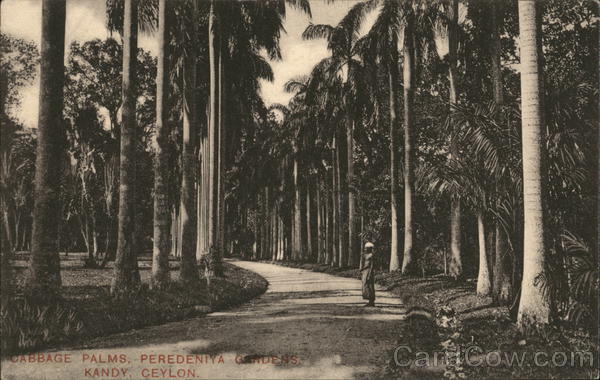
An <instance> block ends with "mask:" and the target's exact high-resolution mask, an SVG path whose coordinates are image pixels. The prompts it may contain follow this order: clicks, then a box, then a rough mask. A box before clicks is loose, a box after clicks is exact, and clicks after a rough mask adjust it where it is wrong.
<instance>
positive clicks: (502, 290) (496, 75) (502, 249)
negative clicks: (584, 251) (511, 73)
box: [490, 1, 512, 304]
mask: <svg viewBox="0 0 600 380" xmlns="http://www.w3.org/2000/svg"><path fill="white" fill-rule="evenodd" d="M491 12H492V14H491V16H492V17H491V22H492V35H491V37H492V41H491V42H492V43H491V44H490V48H491V67H492V84H493V87H494V101H495V102H496V104H497V105H499V106H502V105H503V104H504V92H503V88H502V66H501V62H500V54H501V49H502V46H501V45H500V31H499V28H500V24H501V22H502V13H501V12H502V10H501V4H500V2H499V1H493V2H492V7H491ZM500 191H501V188H500V184H499V183H497V185H496V193H499V192H500ZM497 196H498V195H497ZM499 203H500V201H499V199H497V204H498V206H499ZM495 247H496V249H495V257H496V258H495V262H494V270H493V287H492V297H493V299H494V301H495V302H496V303H499V304H507V303H509V302H510V299H511V297H512V284H511V276H510V272H511V260H510V258H509V251H508V249H509V245H508V236H507V234H506V232H505V231H504V227H502V225H501V224H500V221H499V220H496V242H495Z"/></svg>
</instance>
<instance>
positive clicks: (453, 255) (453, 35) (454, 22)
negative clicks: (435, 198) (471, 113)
mask: <svg viewBox="0 0 600 380" xmlns="http://www.w3.org/2000/svg"><path fill="white" fill-rule="evenodd" d="M445 5H446V13H447V17H448V30H447V37H448V81H449V82H450V105H451V106H453V105H456V104H457V102H458V88H457V73H456V61H457V57H456V54H457V49H458V41H457V38H458V36H457V33H458V0H450V1H449V2H448V3H445ZM450 140H451V141H450V156H451V159H453V160H457V159H458V156H459V148H458V141H457V138H456V136H451V138H450ZM460 203H461V202H460V198H459V197H452V201H451V205H450V270H449V274H450V276H452V277H454V278H455V279H457V278H459V277H461V276H462V273H463V267H462V257H461V255H462V248H461V246H462V239H461V215H462V212H461V204H460Z"/></svg>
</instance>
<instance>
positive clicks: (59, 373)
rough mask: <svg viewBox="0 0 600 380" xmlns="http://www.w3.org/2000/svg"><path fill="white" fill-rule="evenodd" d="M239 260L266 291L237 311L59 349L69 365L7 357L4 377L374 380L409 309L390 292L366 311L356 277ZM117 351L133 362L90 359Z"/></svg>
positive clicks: (106, 357)
mask: <svg viewBox="0 0 600 380" xmlns="http://www.w3.org/2000/svg"><path fill="white" fill-rule="evenodd" d="M231 263H232V264H235V265H238V266H240V267H242V268H244V269H248V270H251V271H254V272H257V273H259V274H260V275H262V276H263V277H265V278H266V279H267V280H268V281H269V289H268V290H267V292H266V293H265V294H263V295H262V296H260V297H258V298H256V299H254V300H252V301H250V302H248V303H246V304H244V305H242V306H240V307H237V308H235V309H232V310H228V311H224V312H216V313H211V314H209V315H207V316H206V317H203V318H194V319H190V320H185V321H181V322H174V323H168V324H165V325H161V326H153V327H148V328H144V329H140V330H135V331H130V332H127V333H122V334H115V335H112V336H109V337H103V338H98V339H96V340H94V341H91V342H89V344H88V345H87V346H86V347H84V348H80V349H77V350H70V351H60V353H61V354H70V355H71V363H69V364H65V363H57V364H49V363H46V364H37V363H32V364H22V363H11V362H10V361H8V360H6V361H3V362H2V379H90V378H103V379H106V378H118V379H121V378H124V379H143V378H159V379H161V378H168V379H172V378H210V379H215V378H217V379H218V378H246V379H249V378H252V379H267V378H277V379H281V378H295V379H306V378H326V379H333V378H344V379H347V378H368V377H370V376H369V374H373V373H374V372H376V371H377V370H379V369H381V367H383V366H384V365H385V364H386V362H387V361H388V360H389V350H390V349H392V348H393V346H394V343H395V341H396V339H397V338H398V334H399V333H400V329H399V328H400V326H401V324H402V319H403V317H404V312H405V309H404V308H403V306H402V304H401V303H400V300H399V299H398V298H396V297H394V296H393V295H391V294H390V293H387V292H383V291H381V290H380V291H378V293H377V307H375V308H371V307H363V305H364V301H363V300H362V298H361V291H360V289H361V287H360V281H358V280H355V279H349V278H340V277H335V276H331V275H327V274H323V273H315V272H311V271H307V270H303V269H294V268H287V267H282V266H277V265H272V264H265V263H255V262H245V261H231ZM109 354H113V355H115V354H116V355H122V356H121V357H120V359H122V360H125V361H126V362H125V363H91V361H94V359H95V361H101V360H104V361H108V360H109ZM188 354H196V355H198V356H185V355H188ZM84 355H87V356H86V358H87V360H86V362H85V363H84V362H83V361H82V359H83V357H84ZM144 355H146V357H144ZM151 355H154V356H153V357H152V358H154V360H155V361H159V360H160V357H159V356H158V355H165V356H164V357H163V361H165V362H168V361H169V360H171V361H177V360H179V361H181V360H184V359H188V360H189V358H191V359H192V361H196V360H202V361H203V363H195V364H177V363H175V364H168V363H151V362H150V360H151V359H150V358H151ZM166 355H171V356H166ZM209 355H212V357H211V356H209ZM142 359H144V360H143V361H142ZM213 360H214V363H213ZM207 362H208V363H207ZM241 362H245V363H241ZM95 370H97V371H95ZM102 370H104V372H102ZM123 370H125V372H123ZM109 372H110V373H109ZM107 374H108V376H103V375H107ZM95 375H99V376H95ZM113 375H114V376H113Z"/></svg>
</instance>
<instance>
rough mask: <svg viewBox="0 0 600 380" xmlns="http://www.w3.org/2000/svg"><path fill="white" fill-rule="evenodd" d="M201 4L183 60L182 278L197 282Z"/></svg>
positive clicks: (194, 8)
mask: <svg viewBox="0 0 600 380" xmlns="http://www.w3.org/2000/svg"><path fill="white" fill-rule="evenodd" d="M197 8H198V4H197V1H196V0H192V12H191V13H192V27H191V30H190V33H189V37H188V38H189V41H186V42H187V44H185V45H186V46H189V48H188V51H187V52H186V54H185V58H184V61H183V88H182V107H183V109H182V114H183V144H182V151H181V156H182V169H183V170H182V176H181V211H180V213H181V266H180V279H181V280H182V281H186V282H187V281H194V280H197V279H198V270H197V266H196V244H197V232H198V231H197V228H196V227H197V225H196V223H197V220H196V219H197V215H196V190H195V186H196V171H197V169H196V159H197V157H196V145H197V144H196V140H197V133H198V131H197V123H198V111H199V110H198V104H197V101H196V100H197V96H198V95H197V90H196V87H197V85H198V81H197V56H196V55H197V53H196V49H195V45H196V43H197V41H198V37H197V34H198V30H197V27H196V25H197V23H196V20H197V15H198V9H197Z"/></svg>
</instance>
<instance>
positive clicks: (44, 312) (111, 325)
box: [0, 263, 268, 357]
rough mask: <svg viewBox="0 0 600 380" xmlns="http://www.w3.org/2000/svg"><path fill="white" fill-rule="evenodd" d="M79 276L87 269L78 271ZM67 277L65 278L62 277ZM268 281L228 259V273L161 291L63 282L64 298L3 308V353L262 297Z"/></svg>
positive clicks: (15, 302) (0, 319)
mask: <svg viewBox="0 0 600 380" xmlns="http://www.w3.org/2000/svg"><path fill="white" fill-rule="evenodd" d="M79 276H86V271H85V270H81V269H79ZM64 277H67V276H64ZM267 286H268V283H267V281H266V280H265V279H264V278H263V277H261V276H259V275H258V274H256V273H254V272H250V271H247V270H244V269H241V268H238V267H236V266H233V265H231V264H228V263H224V277H223V278H216V279H213V280H211V284H210V289H207V285H206V281H205V280H204V279H201V280H200V281H199V282H198V283H196V284H193V285H183V284H181V283H179V282H177V281H173V282H171V283H170V284H169V285H168V286H166V287H165V288H163V289H150V288H149V287H148V285H147V284H146V283H142V285H141V286H140V288H139V289H137V290H136V291H135V292H132V293H129V294H127V295H124V296H121V297H112V296H111V295H110V291H109V286H108V285H107V284H101V285H89V284H88V285H79V286H64V287H63V291H62V296H61V297H60V298H57V299H53V300H47V301H46V302H43V303H40V302H39V300H33V299H30V298H26V297H24V296H23V295H22V292H19V289H17V292H16V296H15V297H14V299H12V300H11V301H10V303H9V304H8V306H7V307H5V308H3V309H2V310H1V312H0V325H1V336H0V341H1V356H2V357H4V356H7V355H13V354H17V353H23V352H31V351H35V350H39V349H43V348H50V347H57V346H60V345H62V344H65V343H69V344H73V343H77V342H81V341H85V340H87V339H90V338H93V337H98V336H104V335H109V334H113V333H117V332H123V331H127V330H131V329H137V328H141V327H145V326H152V325H158V324H162V323H166V322H172V321H178V320H182V319H186V318H191V317H197V316H201V315H204V314H206V313H208V312H211V311H216V310H222V309H225V308H228V307H232V306H236V305H239V304H241V303H244V302H246V301H248V300H250V299H252V298H254V297H256V296H259V295H261V294H262V293H264V292H265V290H266V289H267Z"/></svg>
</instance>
